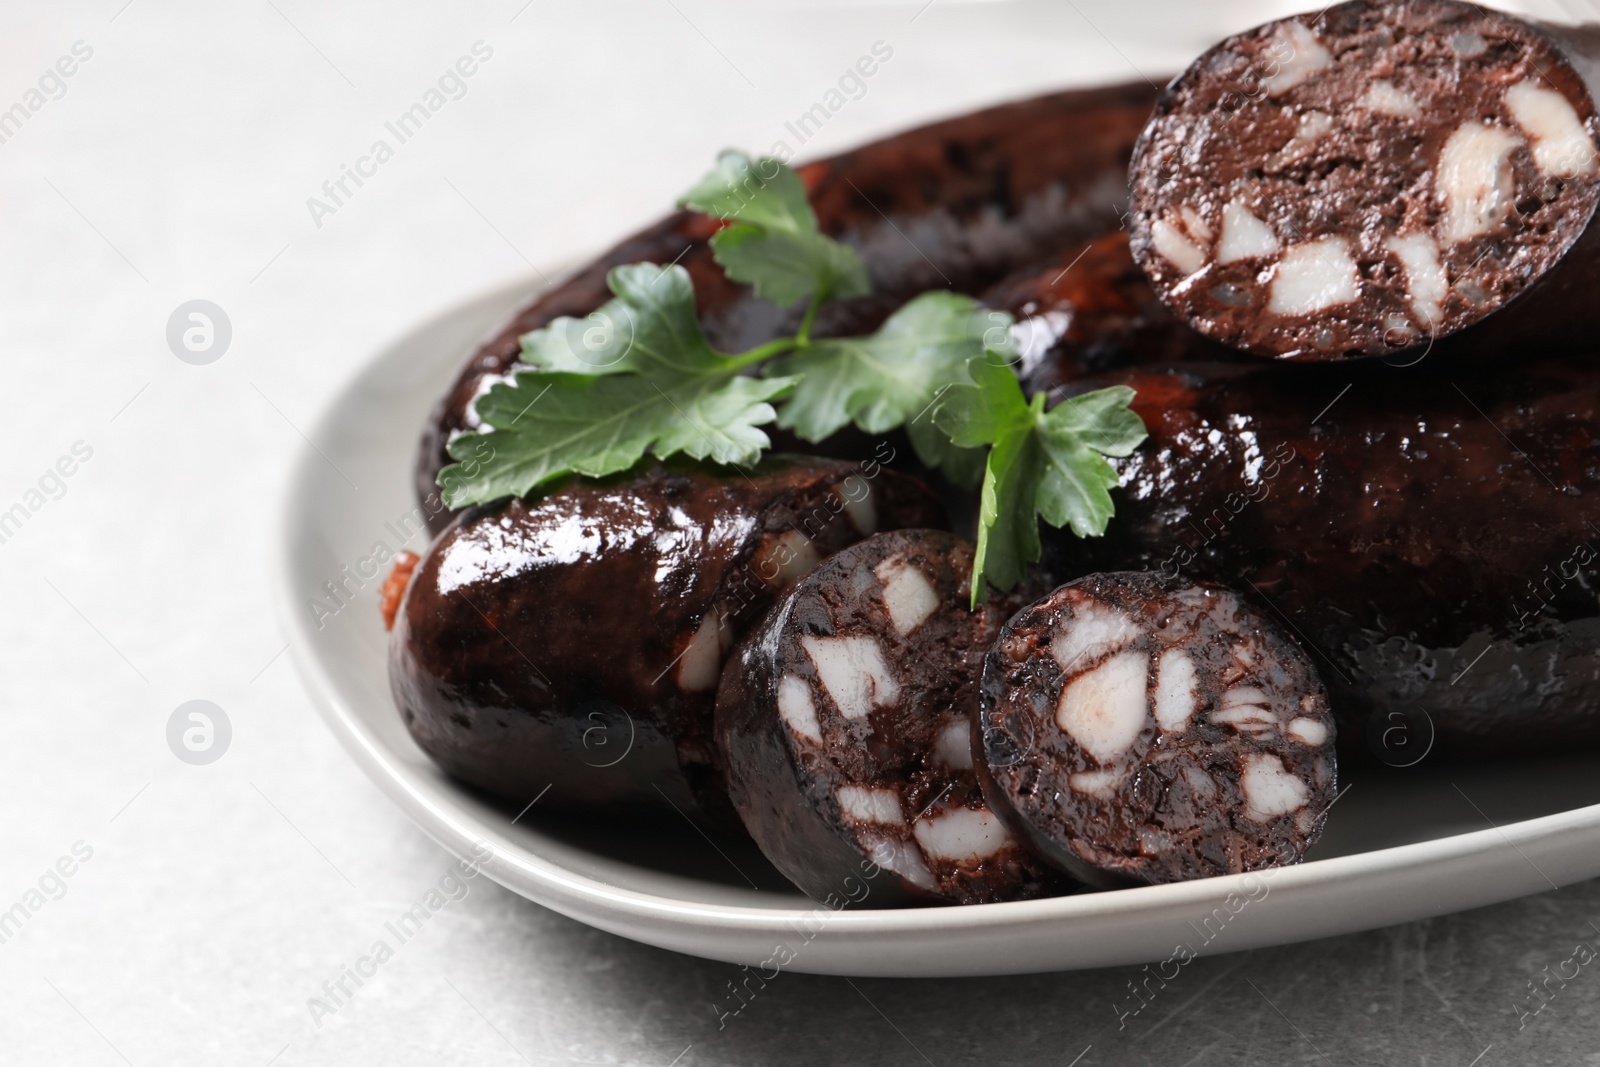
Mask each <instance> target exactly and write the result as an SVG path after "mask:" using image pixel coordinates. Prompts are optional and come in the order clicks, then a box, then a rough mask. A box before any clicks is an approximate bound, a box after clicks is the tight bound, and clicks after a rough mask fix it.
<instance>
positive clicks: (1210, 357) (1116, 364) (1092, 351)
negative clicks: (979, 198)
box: [979, 229, 1244, 396]
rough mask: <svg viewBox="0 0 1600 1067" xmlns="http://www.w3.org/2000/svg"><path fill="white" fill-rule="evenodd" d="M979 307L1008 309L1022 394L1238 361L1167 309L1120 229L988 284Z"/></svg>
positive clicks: (1062, 251)
mask: <svg viewBox="0 0 1600 1067" xmlns="http://www.w3.org/2000/svg"><path fill="white" fill-rule="evenodd" d="M979 299H980V300H981V301H982V302H983V304H984V306H986V307H991V308H995V309H996V310H998V311H1005V312H1009V313H1010V314H1011V316H1012V317H1013V318H1015V319H1016V324H1015V325H1014V326H1013V327H1012V329H1011V332H1012V337H1013V338H1014V340H1015V343H1016V348H1017V352H1018V354H1019V357H1020V362H1019V364H1018V366H1017V373H1018V375H1019V376H1020V377H1021V378H1022V388H1023V391H1024V392H1026V393H1028V394H1029V395H1030V396H1031V395H1032V394H1034V393H1037V392H1045V393H1048V392H1049V391H1050V390H1052V389H1055V388H1057V387H1059V386H1061V385H1064V384H1066V383H1068V382H1073V381H1077V380H1078V379H1080V378H1086V377H1089V376H1091V375H1095V374H1104V373H1105V372H1106V371H1111V370H1117V369H1120V368H1122V367H1132V366H1139V365H1143V364H1147V363H1186V362H1189V361H1191V360H1206V361H1208V362H1238V361H1240V360H1242V359H1243V358H1244V357H1242V356H1240V355H1239V354H1238V353H1236V352H1234V350H1233V349H1231V348H1228V347H1227V346H1225V345H1221V344H1218V343H1217V342H1215V341H1212V340H1210V339H1208V338H1206V337H1203V336H1201V335H1200V334H1198V333H1196V332H1195V331H1194V330H1192V329H1190V328H1189V327H1188V325H1186V324H1185V323H1184V322H1183V321H1181V320H1180V319H1179V318H1178V317H1177V316H1176V315H1174V314H1173V313H1172V312H1171V311H1169V310H1168V309H1167V307H1166V305H1165V304H1163V303H1162V302H1161V300H1160V298H1159V297H1157V296H1156V293H1155V290H1154V289H1152V288H1151V287H1150V282H1149V280H1148V279H1147V278H1145V276H1144V274H1143V273H1141V272H1140V270H1139V266H1138V264H1136V263H1135V262H1134V261H1133V255H1132V253H1131V252H1130V251H1129V250H1128V232H1127V231H1126V230H1120V229H1119V230H1112V231H1110V232H1109V233H1104V234H1101V235H1099V236H1098V237H1094V238H1091V239H1090V240H1089V241H1088V242H1085V243H1080V242H1076V241H1075V242H1072V243H1071V244H1069V245H1067V246H1066V247H1065V248H1064V249H1062V250H1061V251H1060V252H1058V253H1057V254H1056V255H1054V256H1052V257H1050V259H1048V260H1046V261H1045V262H1043V263H1037V264H1034V265H1032V266H1030V267H1027V268H1025V269H1023V270H1021V271H1018V272H1017V273H1015V274H1013V275H1011V276H1010V277H1008V278H1006V279H1005V280H1003V281H1001V282H999V283H998V284H996V285H994V286H992V287H990V288H989V289H988V290H986V291H985V292H984V293H983V295H982V296H981V297H980V298H979Z"/></svg>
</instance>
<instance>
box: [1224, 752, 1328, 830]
mask: <svg viewBox="0 0 1600 1067" xmlns="http://www.w3.org/2000/svg"><path fill="white" fill-rule="evenodd" d="M1239 786H1240V788H1241V789H1243V790H1244V797H1245V812H1244V813H1245V814H1246V815H1247V816H1249V817H1250V818H1252V819H1254V820H1255V821H1256V822H1271V821H1272V820H1273V819H1275V818H1277V817H1278V816H1279V815H1287V814H1288V813H1289V812H1291V811H1299V810H1300V809H1301V808H1303V807H1305V804H1306V801H1307V800H1309V799H1310V798H1311V790H1310V789H1309V788H1308V787H1307V786H1306V783H1304V782H1302V781H1301V780H1300V779H1298V778H1296V777H1295V776H1294V775H1292V774H1290V773H1289V771H1288V769H1287V768H1286V767H1284V765H1283V761H1282V760H1281V759H1279V758H1278V757H1277V756H1274V755H1271V754H1270V753H1264V752H1257V753H1254V754H1252V755H1249V756H1246V757H1245V760H1244V774H1243V775H1242V776H1241V778H1240V781H1239Z"/></svg>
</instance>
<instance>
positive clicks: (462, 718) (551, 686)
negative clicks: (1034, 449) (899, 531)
mask: <svg viewBox="0 0 1600 1067" xmlns="http://www.w3.org/2000/svg"><path fill="white" fill-rule="evenodd" d="M940 518H941V514H940V509H939V507H938V505H937V503H936V502H935V501H934V500H933V498H932V496H931V494H929V492H928V491H927V490H926V489H925V488H923V487H922V486H920V485H919V484H917V483H915V482H913V481H910V480H909V479H906V478H903V477H901V476H900V475H897V474H894V473H893V472H890V471H887V470H884V469H883V468H882V467H880V466H879V465H877V464H876V463H874V462H870V461H869V462H868V463H866V464H860V465H858V464H851V463H844V462H837V461H830V460H822V459H815V458H810V457H797V456H776V457H771V458H769V459H768V460H766V461H765V462H763V463H762V464H761V465H760V466H758V467H756V468H752V469H750V470H748V471H744V472H740V471H737V470H712V469H708V468H704V467H698V466H693V465H689V464H676V463H674V464H668V465H664V466H656V467H653V468H648V469H646V470H644V471H643V472H642V473H638V474H631V475H624V476H618V477H615V478H610V479H606V480H603V481H598V482H595V481H573V482H571V483H569V484H567V485H566V486H564V487H562V488H559V489H557V490H556V491H554V492H552V493H551V494H550V495H548V496H545V497H543V498H541V499H539V500H536V501H524V500H521V499H513V500H510V501H507V502H505V503H502V504H497V505H492V506H488V507H481V508H474V509H470V510H469V511H467V512H465V513H463V514H462V515H461V516H460V517H459V518H458V519H457V520H456V521H455V522H454V524H452V525H451V527H450V528H449V529H447V530H446V531H445V532H444V534H442V535H441V536H440V537H439V538H438V539H437V540H436V541H435V542H434V543H433V545H432V546H431V547H430V548H429V549H428V551H427V553H426V554H425V555H424V556H423V558H422V560H421V562H420V563H419V564H418V565H417V568H416V571H415V573H414V575H413V577H412V579H411V582H410V584H409V586H408V587H407V590H406V594H405V599H404V600H403V602H402V603H401V607H400V613H399V618H398V620H397V623H396V626H395V628H394V632H393V634H392V635H391V637H390V645H389V682H390V686H391V688H392V689H393V692H394V697H395V702H396V704H397V705H398V706H399V708H400V710H401V714H402V716H403V717H404V719H405V722H406V725H407V727H408V728H409V729H410V730H411V734H412V736H413V737H414V738H415V739H416V741H417V743H418V744H419V745H420V746H421V747H422V748H423V750H424V751H426V752H427V753H428V754H429V755H430V756H432V757H433V759H434V760H435V761H437V762H438V763H439V765H440V766H442V767H443V768H444V769H445V770H446V771H448V772H449V773H451V774H453V775H455V776H456V777H457V778H460V779H462V780H463V781H466V782H469V783H471V784H473V785H476V786H479V787H481V788H483V789H486V790H488V791H490V792H492V793H496V794H498V795H500V796H503V797H506V798H508V799H511V800H513V801H526V800H530V799H532V798H533V797H534V796H536V795H538V794H539V793H540V792H541V791H542V790H544V789H545V787H546V786H550V792H549V796H548V797H547V798H546V799H545V800H544V801H543V802H542V803H547V804H552V805H555V806H558V807H595V806H604V805H611V804H618V805H620V804H624V803H629V802H633V803H639V802H643V803H650V804H656V805H660V804H661V803H662V801H663V799H665V800H668V801H670V802H671V803H673V804H675V805H677V806H678V807H679V808H680V809H681V810H685V811H690V810H693V807H694V803H695V801H696V800H698V801H699V802H700V803H701V804H702V806H703V808H704V809H705V810H706V811H707V812H708V813H710V814H711V815H712V816H713V817H714V818H715V817H723V818H726V817H727V816H729V815H731V811H730V810H729V809H728V808H727V800H726V796H725V794H724V793H723V791H722V787H721V781H720V779H721V772H720V761H719V759H718V758H717V756H716V753H715V752H714V750H713V746H712V743H711V710H712V703H713V698H714V695H715V691H716V685H717V678H718V675H719V672H720V670H721V665H722V660H723V657H724V656H725V655H726V653H727V652H728V651H729V650H730V649H731V648H732V646H733V644H734V641H735V640H736V639H737V638H738V636H739V635H740V634H741V633H743V632H744V630H745V629H746V628H748V627H749V626H751V625H752V624H754V623H755V622H756V621H757V620H758V619H759V618H760V617H761V615H762V613H763V611H764V610H765V609H766V607H767V606H768V605H769V604H771V603H772V601H773V600H774V599H775V598H776V597H777V596H778V595H779V594H780V593H781V592H782V591H783V589H784V588H786V587H787V586H788V585H789V584H791V583H792V582H793V581H794V580H795V579H796V578H798V577H799V576H800V575H801V574H804V573H806V572H807V571H808V570H809V569H810V568H811V567H814V566H815V565H816V564H817V563H818V562H819V561H820V560H821V559H823V558H824V557H826V556H828V555H830V554H831V553H833V552H835V551H837V550H838V549H840V548H843V547H844V546H846V545H848V544H851V543H853V542H855V541H858V540H860V539H861V538H863V537H865V536H867V535H868V534H870V533H872V532H874V531H875V530H876V529H878V528H880V527H882V528H889V529H892V528H896V527H903V526H927V525H929V524H936V523H938V522H939V521H940Z"/></svg>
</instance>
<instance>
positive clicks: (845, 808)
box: [834, 785, 906, 826]
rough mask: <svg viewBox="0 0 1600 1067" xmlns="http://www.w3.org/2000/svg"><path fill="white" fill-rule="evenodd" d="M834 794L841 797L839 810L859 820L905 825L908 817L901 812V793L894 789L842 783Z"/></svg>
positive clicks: (883, 824) (886, 824)
mask: <svg viewBox="0 0 1600 1067" xmlns="http://www.w3.org/2000/svg"><path fill="white" fill-rule="evenodd" d="M834 795H835V796H837V797H838V798H839V810H840V811H842V812H844V813H845V814H846V815H848V816H849V817H850V818H852V819H855V820H856V821H857V822H870V823H877V824H879V825H881V826H904V825H905V823H906V817H905V816H904V815H903V814H901V812H900V794H899V793H896V792H895V791H894V790H893V789H875V788H873V787H871V786H865V785H841V786H840V787H839V789H838V791H837V792H836V793H835V794H834Z"/></svg>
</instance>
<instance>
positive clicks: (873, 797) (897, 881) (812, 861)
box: [716, 530, 1075, 907]
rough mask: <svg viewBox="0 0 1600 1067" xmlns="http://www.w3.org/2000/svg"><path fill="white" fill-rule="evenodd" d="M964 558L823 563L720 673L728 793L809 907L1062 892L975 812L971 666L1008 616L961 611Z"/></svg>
mask: <svg viewBox="0 0 1600 1067" xmlns="http://www.w3.org/2000/svg"><path fill="white" fill-rule="evenodd" d="M972 551H973V550H972V546H971V545H970V544H968V543H966V542H964V541H962V540H960V539H959V538H956V537H954V536H953V535H950V534H946V533H940V532H936V531H932V530H914V531H902V532H897V533H890V534H879V535H877V536H875V537H872V538H869V539H868V540H866V541H864V542H862V543H860V544H858V545H855V546H853V547H851V548H847V549H845V550H844V551H842V552H839V553H837V554H835V555H834V556H832V557H830V558H829V559H827V560H825V561H824V562H823V563H822V565H821V566H820V567H818V568H817V569H816V570H815V571H813V572H812V573H811V574H809V575H807V576H806V577H805V578H802V579H801V580H800V581H799V582H798V583H797V584H796V586H795V587H794V589H793V590H792V591H791V592H790V593H789V595H788V596H787V597H786V598H785V599H784V600H783V601H782V602H781V603H780V604H779V605H778V606H777V607H776V608H774V609H773V611H772V612H771V613H770V614H769V615H768V616H767V618H766V620H765V621H764V622H763V623H762V625H761V626H760V627H759V628H757V630H756V631H755V632H753V633H751V634H750V635H749V637H748V638H747V639H746V640H745V642H744V644H743V645H741V647H740V649H739V650H738V652H737V653H736V656H735V658H734V661H733V662H732V663H730V664H729V666H728V667H727V669H726V670H724V672H723V677H722V684H721V688H720V689H719V691H718V695H717V713H716V715H717V727H716V734H717V739H718V741H719V742H720V744H721V747H722V750H723V752H724V753H725V757H726V760H727V764H728V778H729V793H730V796H731V797H732V799H733V803H734V806H735V808H736V809H737V810H738V812H739V814H740V815H741V817H742V818H743V820H744V822H745V824H746V827H747V828H748V829H749V831H750V834H751V836H752V837H753V838H755V840H756V843H757V844H758V845H760V847H761V849H762V851H763V852H764V853H765V854H766V855H767V857H768V858H769V859H771V860H772V862H773V864H774V865H775V866H777V867H778V869H780V870H781V871H783V872H784V873H785V874H786V875H788V876H789V877H790V878H791V879H792V880H793V881H794V882H795V883H796V884H797V885H799V886H800V887H801V888H802V889H804V890H805V891H806V892H808V893H810V894H812V895H813V896H815V897H817V898H818V899H824V900H825V899H827V897H828V895H829V894H830V893H835V894H837V893H841V892H842V889H841V888H840V887H841V886H842V885H843V884H844V883H845V882H846V880H847V879H851V878H856V879H866V881H867V882H868V884H869V893H868V897H867V900H868V902H869V903H868V906H870V907H879V906H890V905H895V904H905V903H918V902H920V903H933V902H938V901H945V902H951V903H978V902H983V901H996V900H1015V899H1024V898H1029V897H1036V896H1042V895H1046V894H1047V893H1051V892H1060V891H1065V890H1067V889H1070V888H1073V887H1074V885H1075V883H1073V882H1071V880H1070V879H1068V878H1066V877H1065V876H1064V875H1062V874H1061V873H1060V872H1058V871H1056V870H1054V869H1053V868H1052V867H1051V866H1050V864H1049V863H1048V862H1047V861H1045V860H1044V859H1042V858H1040V857H1039V856H1037V855H1036V854H1034V853H1033V852H1031V850H1029V849H1028V848H1027V847H1026V846H1025V845H1024V844H1023V843H1022V842H1021V841H1019V840H1018V839H1017V838H1016V837H1015V836H1014V835H1013V834H1012V833H1011V831H1010V830H1008V828H1007V827H1006V825H1005V824H1004V822H1002V821H1001V819H1000V818H999V817H998V816H997V815H996V814H995V813H994V812H993V811H992V810H991V809H990V808H989V806H988V804H987V803H986V802H985V800H984V798H983V791H982V787H981V785H980V783H979V781H978V775H977V770H976V768H975V765H974V762H975V761H974V758H973V716H974V715H975V713H976V705H977V684H978V675H979V672H980V670H981V665H982V659H983V654H984V652H985V651H986V649H987V646H988V644H989V642H990V641H991V640H992V638H993V636H994V634H995V633H996V632H998V630H999V628H1000V621H1001V619H1002V618H1003V617H1004V616H1003V614H1002V613H1004V612H1008V611H1009V610H1010V608H1011V607H1014V606H1015V605H1014V604H1011V603H1008V602H1006V601H1005V600H1004V599H1003V598H998V599H997V600H996V602H995V603H993V604H991V605H989V606H987V607H985V608H984V609H983V610H981V611H978V612H973V611H970V610H968V605H967V598H968V590H969V588H970V583H971V578H972V569H971V568H972Z"/></svg>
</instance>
